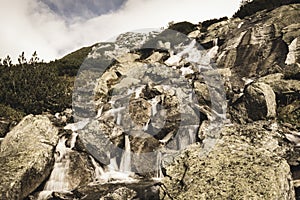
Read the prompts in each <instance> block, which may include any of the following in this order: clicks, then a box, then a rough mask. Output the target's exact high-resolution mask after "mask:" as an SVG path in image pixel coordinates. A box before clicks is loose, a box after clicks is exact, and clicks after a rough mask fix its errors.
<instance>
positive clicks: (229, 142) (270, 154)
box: [160, 124, 295, 199]
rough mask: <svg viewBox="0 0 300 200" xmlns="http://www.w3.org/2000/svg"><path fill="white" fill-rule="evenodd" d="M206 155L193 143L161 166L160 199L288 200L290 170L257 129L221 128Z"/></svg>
mask: <svg viewBox="0 0 300 200" xmlns="http://www.w3.org/2000/svg"><path fill="white" fill-rule="evenodd" d="M222 135H223V137H222V138H221V139H220V140H219V141H218V142H217V143H216V145H215V146H213V147H212V149H211V151H210V153H209V154H208V155H207V157H205V156H200V155H202V154H201V151H202V148H201V146H200V145H193V146H191V147H190V148H189V149H187V150H186V151H184V152H182V153H181V154H180V155H178V156H177V157H175V158H174V161H173V162H172V163H171V164H170V165H168V166H167V167H166V169H165V170H166V171H165V173H166V176H165V178H164V179H163V186H162V189H161V191H162V192H161V196H160V198H165V199H239V198H247V199H265V198H266V199H277V198H279V199H294V198H295V194H294V189H293V185H292V182H291V175H290V168H289V165H288V164H287V162H286V161H285V159H283V158H282V157H280V156H279V155H277V154H276V153H274V152H280V150H281V147H280V146H279V145H278V143H277V140H276V133H274V132H271V131H266V130H265V129H264V128H262V125H259V124H253V125H247V126H238V125H233V126H227V127H223V129H222Z"/></svg>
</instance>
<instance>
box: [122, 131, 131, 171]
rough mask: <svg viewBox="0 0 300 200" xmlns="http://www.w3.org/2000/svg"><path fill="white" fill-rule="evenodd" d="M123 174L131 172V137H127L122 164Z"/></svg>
mask: <svg viewBox="0 0 300 200" xmlns="http://www.w3.org/2000/svg"><path fill="white" fill-rule="evenodd" d="M120 171H121V172H131V153H130V140H129V136H128V135H125V151H124V152H123V155H122V159H121V163H120Z"/></svg>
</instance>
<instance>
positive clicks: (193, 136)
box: [189, 126, 198, 144]
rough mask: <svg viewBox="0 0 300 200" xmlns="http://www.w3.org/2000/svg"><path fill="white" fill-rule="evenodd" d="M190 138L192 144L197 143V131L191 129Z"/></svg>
mask: <svg viewBox="0 0 300 200" xmlns="http://www.w3.org/2000/svg"><path fill="white" fill-rule="evenodd" d="M197 127H198V126H197ZM189 136H190V144H193V143H195V142H196V135H195V131H194V130H193V129H189Z"/></svg>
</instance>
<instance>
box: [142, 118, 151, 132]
mask: <svg viewBox="0 0 300 200" xmlns="http://www.w3.org/2000/svg"><path fill="white" fill-rule="evenodd" d="M149 123H150V119H149V120H148V121H147V123H146V124H145V126H144V127H143V131H147V130H148V128H149Z"/></svg>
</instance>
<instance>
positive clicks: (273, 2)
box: [234, 0, 300, 19]
mask: <svg viewBox="0 0 300 200" xmlns="http://www.w3.org/2000/svg"><path fill="white" fill-rule="evenodd" d="M293 3H300V1H299V0H253V1H252V2H250V3H247V4H245V5H243V6H241V7H240V9H239V10H238V11H237V12H236V13H235V14H234V17H239V18H241V19H243V18H245V17H247V16H251V15H253V14H255V13H256V12H258V11H262V10H265V9H266V10H268V11H269V10H273V9H275V8H277V7H280V6H282V5H288V4H293Z"/></svg>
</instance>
